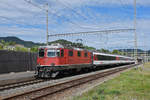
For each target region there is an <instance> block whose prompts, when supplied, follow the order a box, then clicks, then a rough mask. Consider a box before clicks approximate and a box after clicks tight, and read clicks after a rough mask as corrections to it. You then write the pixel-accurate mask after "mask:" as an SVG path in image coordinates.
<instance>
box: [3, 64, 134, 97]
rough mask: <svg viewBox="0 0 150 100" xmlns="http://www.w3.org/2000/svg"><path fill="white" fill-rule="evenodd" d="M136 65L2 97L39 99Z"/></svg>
mask: <svg viewBox="0 0 150 100" xmlns="http://www.w3.org/2000/svg"><path fill="white" fill-rule="evenodd" d="M133 66H135V65H127V66H124V67H119V68H112V69H109V70H106V71H102V72H98V73H96V72H95V73H93V74H91V75H87V76H83V77H79V78H76V79H72V80H68V81H63V82H59V83H56V84H53V85H49V86H45V87H41V88H38V89H34V90H30V91H25V92H23V93H18V94H14V95H9V96H7V97H1V99H2V100H10V99H11V100H12V99H13V100H23V99H24V100H37V99H41V98H43V97H46V96H49V95H52V94H55V93H59V92H61V91H64V90H67V89H69V88H72V87H75V86H78V85H82V84H84V83H86V82H90V81H93V80H96V79H99V78H103V77H105V76H109V75H112V74H114V73H117V72H120V71H123V70H125V69H128V68H130V67H133Z"/></svg>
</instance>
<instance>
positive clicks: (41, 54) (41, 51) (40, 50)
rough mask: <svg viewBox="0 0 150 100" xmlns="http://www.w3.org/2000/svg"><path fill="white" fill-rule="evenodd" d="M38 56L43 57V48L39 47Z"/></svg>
mask: <svg viewBox="0 0 150 100" xmlns="http://www.w3.org/2000/svg"><path fill="white" fill-rule="evenodd" d="M39 57H44V49H39Z"/></svg>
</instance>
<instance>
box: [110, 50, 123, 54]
mask: <svg viewBox="0 0 150 100" xmlns="http://www.w3.org/2000/svg"><path fill="white" fill-rule="evenodd" d="M112 54H119V55H121V54H122V52H120V51H118V50H113V51H112Z"/></svg>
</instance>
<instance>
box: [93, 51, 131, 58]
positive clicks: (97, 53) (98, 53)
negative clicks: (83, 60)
mask: <svg viewBox="0 0 150 100" xmlns="http://www.w3.org/2000/svg"><path fill="white" fill-rule="evenodd" d="M93 54H96V55H105V56H115V57H116V56H117V57H123V58H130V59H133V58H132V57H127V56H122V55H114V54H107V53H100V52H93Z"/></svg>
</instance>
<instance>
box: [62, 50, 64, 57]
mask: <svg viewBox="0 0 150 100" xmlns="http://www.w3.org/2000/svg"><path fill="white" fill-rule="evenodd" d="M63 56H64V50H63V49H61V57H63Z"/></svg>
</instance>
